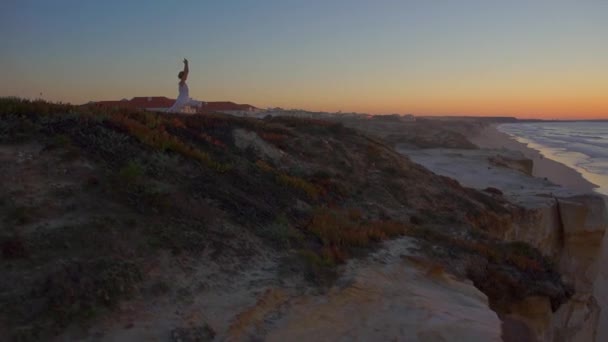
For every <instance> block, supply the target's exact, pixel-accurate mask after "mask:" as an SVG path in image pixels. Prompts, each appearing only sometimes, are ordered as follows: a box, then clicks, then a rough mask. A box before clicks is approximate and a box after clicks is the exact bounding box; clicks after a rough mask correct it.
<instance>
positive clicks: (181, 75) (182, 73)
mask: <svg viewBox="0 0 608 342" xmlns="http://www.w3.org/2000/svg"><path fill="white" fill-rule="evenodd" d="M182 77H184V72H183V71H180V72H179V74H177V78H179V79H180V80H181V79H182Z"/></svg>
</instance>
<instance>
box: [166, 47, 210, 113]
mask: <svg viewBox="0 0 608 342" xmlns="http://www.w3.org/2000/svg"><path fill="white" fill-rule="evenodd" d="M189 71H190V70H189V69H188V60H187V59H185V58H184V70H183V71H180V72H179V74H177V78H179V79H180V81H179V85H178V89H179V96H178V97H177V99H176V100H175V103H174V104H173V106H171V108H169V109H167V112H169V113H182V112H184V110H185V109H186V108H185V107H186V106H190V107H194V108H195V110H198V109H200V108H201V106H202V104H203V103H202V102H201V101H196V100H193V99H191V98H190V91H189V89H188V84H186V80H187V79H188V72H189Z"/></svg>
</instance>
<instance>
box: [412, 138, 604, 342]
mask: <svg viewBox="0 0 608 342" xmlns="http://www.w3.org/2000/svg"><path fill="white" fill-rule="evenodd" d="M401 152H402V153H404V154H406V155H408V156H410V157H411V158H412V159H413V160H414V161H417V162H419V163H421V164H422V165H425V166H426V167H428V168H429V169H431V170H433V171H435V172H437V173H439V174H442V175H446V176H450V177H453V178H455V179H458V180H459V181H461V182H462V183H463V185H466V186H471V187H474V188H478V189H480V190H483V189H487V188H488V187H492V188H494V189H498V191H496V192H495V193H494V195H495V196H499V197H501V198H504V199H505V200H507V201H509V203H511V204H512V205H513V206H512V207H510V213H509V214H505V215H504V216H503V220H502V222H501V223H500V224H498V225H495V226H493V227H492V228H491V229H490V230H489V231H490V232H491V233H492V235H493V236H496V237H497V238H499V239H501V240H505V241H523V242H527V243H529V244H530V245H532V246H534V247H536V248H537V249H538V250H539V251H541V252H542V254H543V255H545V256H546V257H548V258H549V259H550V260H551V262H552V263H554V264H555V265H556V268H557V270H558V271H559V272H560V274H561V279H562V280H563V281H564V283H566V284H568V286H569V287H571V292H572V296H571V297H570V298H569V299H568V300H567V301H566V302H565V303H564V304H562V305H561V306H560V307H559V308H556V307H554V306H553V305H552V304H551V300H550V298H546V297H545V298H543V297H541V296H536V295H534V296H529V297H525V298H521V299H518V300H516V301H512V302H510V303H508V304H507V305H501V306H500V307H495V309H496V310H497V311H498V312H499V314H500V316H501V318H502V319H503V321H504V322H509V325H510V326H512V328H511V329H521V328H516V327H517V324H516V323H514V322H517V321H519V322H521V323H523V324H524V325H525V326H526V327H527V328H528V329H530V330H531V332H532V333H533V335H534V336H535V338H536V339H537V340H540V341H594V340H597V341H601V340H603V336H605V334H606V328H607V326H606V317H605V314H602V308H608V302H606V297H605V284H606V276H605V273H603V272H600V269H602V267H601V266H602V265H604V262H605V260H606V259H605V258H606V249H607V248H606V246H608V245H606V244H604V241H605V235H606V234H605V231H606V229H607V228H608V209H607V207H606V201H605V199H604V198H603V197H602V196H600V195H598V194H593V193H579V192H576V191H572V190H568V189H565V188H561V187H558V186H555V185H554V184H551V183H549V182H547V181H546V180H543V179H538V178H533V177H530V176H528V174H527V172H522V168H521V163H498V164H497V163H496V160H497V159H501V160H508V159H512V158H513V157H512V156H510V154H511V152H508V151H504V150H476V151H470V150H454V149H452V150H403V149H402V150H401ZM505 153H506V154H507V155H504V156H503V154H505ZM455 165H457V166H455ZM520 327H521V325H520Z"/></svg>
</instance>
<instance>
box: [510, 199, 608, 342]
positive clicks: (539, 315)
mask: <svg viewBox="0 0 608 342" xmlns="http://www.w3.org/2000/svg"><path fill="white" fill-rule="evenodd" d="M515 217H516V221H515V222H514V224H513V226H512V229H510V230H507V231H505V232H504V235H503V236H502V237H503V238H504V239H506V240H514V241H525V242H528V243H530V244H532V245H533V246H535V247H537V248H538V249H540V250H541V251H542V252H543V254H545V255H547V256H549V257H550V258H551V260H552V261H553V262H554V263H555V264H556V266H557V268H558V270H559V271H560V273H561V274H562V279H563V280H564V282H565V283H567V284H569V285H570V286H572V290H573V296H572V297H571V298H570V299H569V300H568V301H567V302H566V303H565V304H562V305H561V306H560V307H559V309H558V310H557V311H555V312H552V310H551V306H550V305H549V301H548V300H547V299H546V298H525V299H524V300H522V301H520V302H517V303H513V305H512V306H511V307H510V308H509V310H508V312H506V313H505V317H509V318H510V319H515V320H517V319H520V320H522V321H523V322H525V323H526V324H527V325H528V326H529V327H530V328H531V329H532V330H533V331H534V333H535V335H536V337H537V338H538V339H539V340H541V341H552V340H553V341H594V340H595V341H601V339H597V338H595V335H596V332H598V331H602V334H603V333H604V329H605V320H606V317H604V316H605V315H602V310H601V308H608V302H607V301H606V298H605V296H603V291H604V290H603V289H604V284H605V277H600V278H599V281H596V280H597V279H598V274H599V267H600V265H601V263H602V258H601V256H602V255H604V258H605V253H606V251H605V250H604V249H605V245H604V244H603V241H604V235H605V231H606V229H607V226H608V210H607V208H606V204H605V202H604V199H603V198H602V197H601V196H599V195H594V194H587V195H577V196H573V197H563V198H560V197H556V198H555V199H554V200H553V203H550V202H547V205H545V206H539V207H535V208H527V209H523V214H522V212H519V213H518V214H517V215H515Z"/></svg>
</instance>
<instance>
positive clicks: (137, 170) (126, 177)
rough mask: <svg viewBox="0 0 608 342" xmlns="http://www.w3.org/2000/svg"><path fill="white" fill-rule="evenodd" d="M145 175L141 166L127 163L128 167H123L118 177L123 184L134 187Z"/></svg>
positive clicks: (135, 163) (136, 163)
mask: <svg viewBox="0 0 608 342" xmlns="http://www.w3.org/2000/svg"><path fill="white" fill-rule="evenodd" d="M143 173H144V172H143V168H142V167H141V164H139V163H138V162H134V161H130V162H129V163H127V165H125V166H123V167H122V168H121V169H120V171H118V177H119V179H120V181H121V182H122V183H123V184H125V185H127V186H133V185H135V184H137V182H138V181H140V179H141V177H142V176H143Z"/></svg>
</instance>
